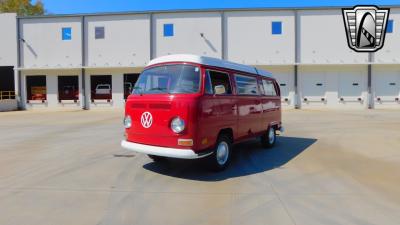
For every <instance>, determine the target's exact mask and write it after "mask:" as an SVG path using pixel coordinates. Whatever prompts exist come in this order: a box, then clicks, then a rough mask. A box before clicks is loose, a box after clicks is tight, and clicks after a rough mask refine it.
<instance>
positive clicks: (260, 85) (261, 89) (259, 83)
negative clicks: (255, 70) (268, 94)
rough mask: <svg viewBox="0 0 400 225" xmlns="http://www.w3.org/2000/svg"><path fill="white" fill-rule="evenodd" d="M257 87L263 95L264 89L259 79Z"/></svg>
mask: <svg viewBox="0 0 400 225" xmlns="http://www.w3.org/2000/svg"><path fill="white" fill-rule="evenodd" d="M258 88H259V89H260V92H261V94H262V95H265V91H264V86H263V83H262V80H259V82H258Z"/></svg>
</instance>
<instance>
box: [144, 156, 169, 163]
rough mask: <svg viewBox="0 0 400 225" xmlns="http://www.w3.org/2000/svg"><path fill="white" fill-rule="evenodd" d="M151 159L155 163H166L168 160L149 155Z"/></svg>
mask: <svg viewBox="0 0 400 225" xmlns="http://www.w3.org/2000/svg"><path fill="white" fill-rule="evenodd" d="M148 156H149V158H150V159H152V160H153V161H154V162H161V161H165V160H166V158H165V157H163V156H158V155H148Z"/></svg>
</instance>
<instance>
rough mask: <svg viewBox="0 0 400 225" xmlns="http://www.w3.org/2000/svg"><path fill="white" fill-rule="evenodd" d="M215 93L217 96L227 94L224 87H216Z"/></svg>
mask: <svg viewBox="0 0 400 225" xmlns="http://www.w3.org/2000/svg"><path fill="white" fill-rule="evenodd" d="M214 93H215V94H216V95H222V94H225V93H226V90H225V86H224V85H217V86H215V87H214Z"/></svg>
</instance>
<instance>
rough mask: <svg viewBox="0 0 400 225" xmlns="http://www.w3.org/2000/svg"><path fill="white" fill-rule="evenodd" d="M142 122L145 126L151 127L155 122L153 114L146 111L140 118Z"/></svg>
mask: <svg viewBox="0 0 400 225" xmlns="http://www.w3.org/2000/svg"><path fill="white" fill-rule="evenodd" d="M140 122H141V123H142V126H143V127H144V128H149V127H151V124H152V123H153V116H152V115H151V113H149V112H144V113H143V114H142V117H141V118H140Z"/></svg>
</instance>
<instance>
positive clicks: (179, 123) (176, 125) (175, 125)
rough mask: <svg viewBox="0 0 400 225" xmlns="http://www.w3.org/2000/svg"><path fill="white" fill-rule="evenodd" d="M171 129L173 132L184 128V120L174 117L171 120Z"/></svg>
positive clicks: (178, 131)
mask: <svg viewBox="0 0 400 225" xmlns="http://www.w3.org/2000/svg"><path fill="white" fill-rule="evenodd" d="M171 129H172V130H173V131H174V132H175V133H180V132H182V131H183V130H184V129H185V121H183V119H181V118H179V117H176V118H174V119H173V120H172V121H171Z"/></svg>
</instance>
